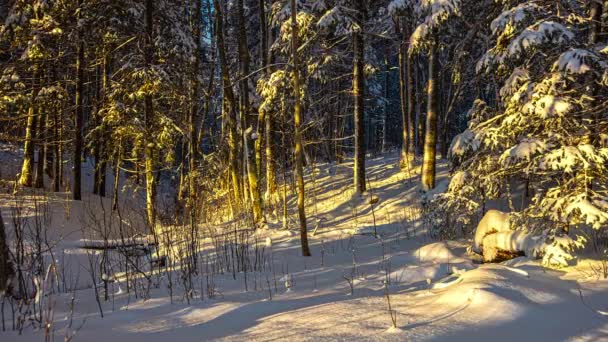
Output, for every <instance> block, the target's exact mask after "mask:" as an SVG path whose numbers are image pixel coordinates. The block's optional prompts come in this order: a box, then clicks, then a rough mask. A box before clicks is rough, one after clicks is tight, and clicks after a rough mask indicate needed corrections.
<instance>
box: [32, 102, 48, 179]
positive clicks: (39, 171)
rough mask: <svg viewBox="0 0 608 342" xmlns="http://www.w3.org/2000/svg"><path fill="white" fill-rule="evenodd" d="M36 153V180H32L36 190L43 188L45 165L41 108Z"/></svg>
mask: <svg viewBox="0 0 608 342" xmlns="http://www.w3.org/2000/svg"><path fill="white" fill-rule="evenodd" d="M38 111H39V113H38V129H37V131H38V136H37V137H36V140H37V141H38V151H37V156H38V157H37V160H36V178H35V179H34V187H35V188H37V189H42V188H44V164H45V163H46V155H45V150H46V139H47V136H46V135H47V134H46V110H45V113H43V112H42V110H41V108H39V109H38Z"/></svg>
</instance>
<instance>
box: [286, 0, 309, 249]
mask: <svg viewBox="0 0 608 342" xmlns="http://www.w3.org/2000/svg"><path fill="white" fill-rule="evenodd" d="M298 47H299V43H298V21H297V11H296V1H295V0H291V54H292V62H293V89H294V123H295V145H296V148H295V154H296V178H297V181H298V216H299V218H300V242H301V244H302V255H303V256H310V249H309V248H308V232H307V229H306V212H305V210H304V190H305V189H304V166H303V163H304V160H303V159H304V152H303V151H302V132H301V131H300V124H301V121H302V106H301V104H300V71H299V69H298V68H299V67H300V65H299V63H298Z"/></svg>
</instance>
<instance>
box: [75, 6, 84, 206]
mask: <svg viewBox="0 0 608 342" xmlns="http://www.w3.org/2000/svg"><path fill="white" fill-rule="evenodd" d="M78 6H79V7H80V6H82V0H78ZM83 38H84V35H83V34H82V32H78V40H79V41H78V43H77V44H78V48H77V51H76V77H77V79H76V109H75V112H74V115H75V118H74V122H75V127H74V155H73V160H72V162H73V164H74V165H73V168H74V169H73V177H72V178H73V179H72V182H73V184H72V198H73V199H74V200H76V201H79V200H81V198H82V195H81V180H82V177H81V174H82V165H81V163H82V144H83V141H82V120H83V115H84V106H83V95H84V94H83V91H84V89H83V88H84V42H83Z"/></svg>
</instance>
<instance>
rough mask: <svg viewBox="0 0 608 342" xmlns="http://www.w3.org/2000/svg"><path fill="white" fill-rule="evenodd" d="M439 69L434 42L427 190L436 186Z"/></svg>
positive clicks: (425, 167) (424, 170)
mask: <svg viewBox="0 0 608 342" xmlns="http://www.w3.org/2000/svg"><path fill="white" fill-rule="evenodd" d="M437 71H438V70H437V56H436V51H435V45H434V44H433V45H432V47H431V49H430V51H429V81H428V104H427V105H428V109H427V114H426V133H425V138H424V158H423V161H422V188H423V189H424V190H427V191H428V190H431V189H433V188H435V157H436V154H437V111H438V103H439V101H438V100H439V99H438V95H439V93H438V89H437V86H438V83H437Z"/></svg>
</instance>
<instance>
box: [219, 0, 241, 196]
mask: <svg viewBox="0 0 608 342" xmlns="http://www.w3.org/2000/svg"><path fill="white" fill-rule="evenodd" d="M213 5H214V7H215V21H216V36H217V49H218V57H219V60H220V69H221V75H222V87H223V90H224V97H223V99H224V101H225V102H224V105H223V108H224V110H225V113H224V115H223V117H224V120H225V126H226V129H227V130H228V150H229V156H228V159H229V160H230V177H231V180H232V190H233V192H234V196H235V200H236V202H237V203H236V205H237V207H238V206H239V204H240V200H241V193H242V192H241V180H240V173H239V154H238V138H237V127H236V107H237V106H236V100H235V97H234V92H233V90H232V84H231V81H230V71H229V70H228V61H227V57H226V47H225V43H224V24H223V23H224V15H223V12H222V6H221V4H220V1H219V0H213Z"/></svg>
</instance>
